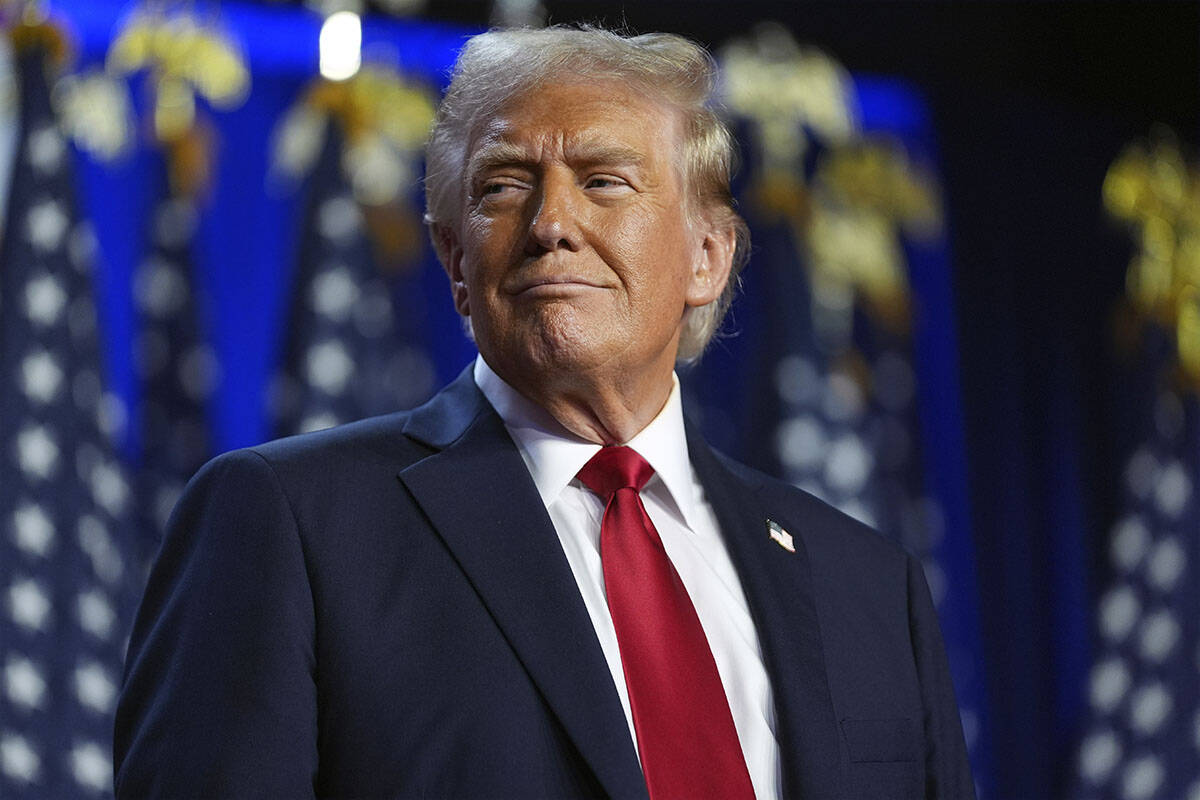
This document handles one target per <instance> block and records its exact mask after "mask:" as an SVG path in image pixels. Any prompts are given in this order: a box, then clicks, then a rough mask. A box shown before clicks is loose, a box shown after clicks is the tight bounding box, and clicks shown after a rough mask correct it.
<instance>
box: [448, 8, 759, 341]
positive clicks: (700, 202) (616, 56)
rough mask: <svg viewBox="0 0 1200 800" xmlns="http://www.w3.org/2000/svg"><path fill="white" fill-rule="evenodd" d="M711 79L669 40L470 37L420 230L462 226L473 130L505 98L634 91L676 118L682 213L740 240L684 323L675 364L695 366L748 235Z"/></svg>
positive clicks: (678, 40) (582, 30) (712, 71)
mask: <svg viewBox="0 0 1200 800" xmlns="http://www.w3.org/2000/svg"><path fill="white" fill-rule="evenodd" d="M716 75H717V68H716V64H715V62H714V61H713V59H712V57H711V56H710V55H709V54H708V53H707V52H706V51H705V50H704V48H702V47H700V46H699V45H697V44H695V43H693V42H691V41H688V40H687V39H685V38H683V37H682V36H676V35H674V34H669V33H648V34H644V35H641V36H622V35H620V34H617V33H614V32H613V31H608V30H604V29H601V28H595V27H590V26H583V27H565V26H554V27H550V28H541V29H519V30H499V31H489V32H488V33H482V34H479V35H478V36H474V37H472V38H471V39H470V40H468V41H467V44H466V46H464V47H463V49H462V52H461V53H460V54H459V56H458V61H457V63H456V64H455V66H454V71H453V74H452V76H451V81H450V87H449V89H447V91H446V95H445V97H444V98H443V99H442V103H441V105H440V106H439V107H438V112H437V118H436V120H435V122H434V127H433V132H432V133H431V134H430V138H429V143H428V145H427V147H426V174H425V206H426V213H425V222H426V223H427V224H428V225H430V226H431V232H432V226H433V225H442V226H450V227H452V228H454V229H458V228H459V226H460V225H461V222H462V219H461V217H462V209H463V203H464V199H465V196H466V194H465V193H466V184H465V176H464V171H465V168H466V162H467V157H468V155H469V154H468V153H467V146H468V142H469V140H470V137H471V132H472V131H473V130H474V129H475V127H476V125H477V124H478V123H479V122H480V121H481V120H483V119H486V118H487V117H489V116H491V115H492V114H495V113H496V112H497V111H498V110H499V109H500V107H501V106H502V105H503V104H504V103H505V102H506V101H507V100H508V99H509V98H511V97H513V96H514V95H516V94H519V93H521V92H524V91H527V90H529V89H531V88H534V87H537V86H539V85H543V84H548V83H554V82H557V81H562V80H572V79H583V80H587V81H594V80H604V79H616V80H621V81H623V82H628V83H632V84H634V85H636V86H638V88H639V89H641V90H643V91H645V92H646V93H647V94H648V95H649V96H651V97H654V98H661V99H662V100H663V101H664V102H665V103H667V104H669V105H671V106H673V107H675V108H676V109H677V110H678V112H679V114H680V118H681V120H682V131H683V142H682V143H681V144H682V148H681V153H682V158H681V162H682V163H681V164H680V165H679V166H680V169H681V172H682V178H683V183H684V186H685V189H686V195H685V196H686V198H687V200H688V202H687V208H686V209H685V210H686V211H687V212H688V213H689V214H694V212H695V211H699V212H700V213H701V214H703V215H704V216H705V217H706V218H707V221H708V222H709V223H710V224H712V225H713V226H715V227H717V228H718V229H722V230H728V229H730V228H732V229H733V230H734V232H735V236H736V247H735V250H734V255H733V268H732V270H731V271H730V274H729V280H728V282H727V283H726V285H725V289H724V291H723V292H722V293H721V296H720V297H719V298H717V299H716V300H714V301H713V302H711V303H709V304H708V305H705V306H700V307H697V308H692V309H689V310H688V313H687V316H686V318H685V320H684V325H683V331H682V332H681V335H680V342H679V356H678V359H679V360H680V361H683V362H686V361H692V360H695V359H697V358H699V357H700V355H701V353H703V352H704V348H705V347H707V346H708V343H709V341H711V340H712V338H713V336H714V335H715V334H716V332H717V330H718V328H719V327H720V325H721V321H722V320H723V319H724V317H725V314H726V312H727V311H728V310H729V305H730V303H731V302H732V301H733V295H734V293H735V291H736V289H737V283H738V273H739V272H740V271H741V269H742V267H743V266H744V265H745V262H746V260H747V258H748V256H749V250H750V231H749V229H748V228H747V227H746V223H745V222H744V221H743V220H742V218H741V217H740V216H738V214H737V212H736V210H735V209H734V201H733V195H732V194H731V192H730V188H729V181H730V177H731V175H732V173H733V168H734V163H735V159H736V149H735V144H734V141H733V137H732V136H731V135H730V133H729V130H728V129H727V128H726V127H725V124H724V123H723V122H722V121H721V119H720V117H718V116H717V114H716V113H715V112H714V111H713V110H712V109H711V108H710V107H709V102H710V100H711V96H712V92H713V89H714V86H715V83H716ZM435 244H437V242H436V241H435ZM439 256H441V250H440V248H439Z"/></svg>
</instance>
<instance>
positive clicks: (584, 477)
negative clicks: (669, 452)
mask: <svg viewBox="0 0 1200 800" xmlns="http://www.w3.org/2000/svg"><path fill="white" fill-rule="evenodd" d="M653 475H654V468H653V467H651V466H650V465H649V464H648V463H646V459H644V458H642V457H641V456H640V455H638V453H637V451H636V450H634V449H633V448H630V447H625V446H619V447H615V446H614V447H602V448H600V452H598V453H596V455H594V456H592V458H591V460H590V461H588V462H587V463H586V464H584V465H583V469H581V470H579V480H581V481H583V485H584V486H586V487H588V488H589V489H591V490H592V491H593V492H595V493H596V494H598V495H600V496H601V497H602V498H604V500H605V502H607V501H608V499H609V498H610V497H612V496H613V495H614V494H615V493H616V492H617V490H618V489H633V490H634V491H635V492H640V491H641V490H642V487H643V486H645V485H646V482H647V481H649V480H650V478H651V477H653Z"/></svg>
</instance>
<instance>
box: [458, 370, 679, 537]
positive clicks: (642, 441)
mask: <svg viewBox="0 0 1200 800" xmlns="http://www.w3.org/2000/svg"><path fill="white" fill-rule="evenodd" d="M474 377H475V383H476V385H478V386H479V390H480V391H481V392H483V396H484V397H486V398H487V400H488V402H489V403H491V404H492V407H493V408H494V409H496V413H497V414H499V415H500V419H501V420H503V421H504V426H505V427H506V428H507V429H508V432H509V434H510V435H511V436H512V438H513V441H514V442H515V443H516V445H517V449H518V450H519V451H520V453H521V458H522V459H524V461H525V466H526V467H528V469H529V474H530V475H531V476H532V477H533V482H534V484H535V485H536V486H537V490H538V494H539V495H541V498H542V503H543V504H545V505H546V506H547V507H549V505H550V504H551V503H553V502H554V501H555V500H557V499H558V496H559V495H560V494H562V490H563V489H565V488H566V487H567V485H568V484H569V483H570V482H571V480H572V479H573V478H574V477H575V475H576V474H577V473H578V472H579V470H580V469H582V468H583V465H584V464H586V463H587V462H588V460H589V459H591V457H592V456H594V455H595V454H596V453H597V452H598V451H599V450H600V445H598V444H595V443H594V442H588V441H585V440H583V439H580V438H579V437H578V436H575V435H574V434H572V433H571V432H570V431H568V430H566V429H565V428H563V427H562V425H560V424H559V423H558V422H557V421H556V420H555V419H554V418H553V417H551V416H550V414H549V413H547V412H546V410H545V409H543V408H541V407H540V406H538V405H537V404H536V403H534V402H532V401H531V400H529V399H528V398H526V397H525V396H524V395H522V394H521V393H520V392H518V391H517V390H516V389H514V388H512V387H511V386H509V385H508V384H507V383H506V382H505V381H504V379H503V378H501V377H500V376H499V375H497V374H496V373H495V372H494V371H493V370H492V368H491V367H489V366H488V364H487V362H486V361H484V360H483V357H482V356H480V357H479V358H476V359H475V368H474ZM626 444H627V445H628V446H629V447H632V448H633V449H634V450H636V451H637V452H638V453H639V454H640V455H641V456H642V458H644V459H646V461H647V462H648V463H649V464H650V466H651V467H653V468H654V474H655V477H654V478H651V479H650V483H648V484H647V485H646V489H645V491H657V490H659V487H660V485H661V489H665V493H664V497H663V499H665V500H667V501H668V505H674V507H675V511H676V513H678V514H679V516H680V517H681V518H682V521H683V522H684V524H685V525H687V526H688V527H689V528H692V529H694V524H693V522H694V520H695V514H696V511H695V504H696V488H695V486H696V482H695V479H694V477H693V472H692V465H691V462H690V461H689V460H688V449H687V435H686V434H685V432H684V426H683V403H682V401H681V400H680V393H679V378H678V377H677V376H676V375H675V374H674V373H672V374H671V394H670V395H669V396H668V397H667V402H666V405H664V406H663V408H662V410H661V411H659V412H658V415H657V416H656V417H655V418H654V419H652V420H651V421H650V423H649V424H648V425H647V426H646V427H645V428H643V429H642V430H641V431H640V432H639V433H638V434H637V435H636V436H634V437H633V438H632V439H630V440H629V441H628V442H627V443H626Z"/></svg>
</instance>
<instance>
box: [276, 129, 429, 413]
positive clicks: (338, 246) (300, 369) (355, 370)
mask: <svg viewBox="0 0 1200 800" xmlns="http://www.w3.org/2000/svg"><path fill="white" fill-rule="evenodd" d="M342 143H343V139H342V137H341V136H340V135H339V131H338V128H337V126H336V125H334V124H333V123H332V122H331V123H329V124H328V125H327V127H326V131H325V138H324V145H323V148H322V151H321V155H320V156H319V158H318V159H317V161H316V164H315V166H314V168H313V171H312V173H311V175H310V177H309V180H308V205H307V212H306V215H305V222H304V225H303V229H302V230H303V234H302V237H303V241H302V242H301V243H300V246H299V248H298V255H299V264H298V267H297V273H296V278H295V282H294V288H293V295H292V297H293V299H292V305H291V312H290V319H289V323H288V334H287V354H286V357H285V359H284V365H283V367H282V369H281V370H280V372H279V373H278V374H277V375H276V377H275V379H274V381H273V385H272V389H271V406H272V408H271V411H272V417H273V418H274V420H275V432H276V435H280V436H283V435H287V434H292V433H300V432H303V431H311V430H318V429H321V428H328V427H330V426H332V425H337V424H338V423H341V422H349V421H350V420H354V419H358V418H360V417H365V416H370V415H373V414H382V413H386V412H389V411H395V410H396V409H400V408H408V407H411V406H414V405H416V404H417V403H419V402H421V401H423V400H425V399H426V398H428V397H429V395H430V394H431V393H432V391H433V389H434V388H435V387H434V384H435V381H436V380H437V376H436V374H435V372H434V364H433V361H432V359H431V358H430V356H429V354H428V353H427V352H426V349H425V348H424V347H423V346H422V345H421V343H420V341H419V337H418V336H417V335H416V331H414V330H413V329H414V327H415V326H414V325H412V324H405V323H406V321H405V320H402V319H400V318H399V314H398V313H397V304H396V303H395V302H394V299H393V287H392V286H391V285H390V283H391V282H390V281H388V280H386V279H385V277H384V275H383V274H382V273H381V272H380V270H379V269H378V267H377V266H376V262H375V259H374V257H373V253H372V248H371V243H370V240H369V239H368V237H367V234H366V229H365V223H364V219H363V214H362V211H361V209H360V207H359V205H358V202H357V201H356V200H355V198H354V196H353V194H352V193H351V191H350V188H349V186H348V185H347V181H346V179H345V177H344V175H343V172H342V167H341V163H342ZM410 322H411V321H410Z"/></svg>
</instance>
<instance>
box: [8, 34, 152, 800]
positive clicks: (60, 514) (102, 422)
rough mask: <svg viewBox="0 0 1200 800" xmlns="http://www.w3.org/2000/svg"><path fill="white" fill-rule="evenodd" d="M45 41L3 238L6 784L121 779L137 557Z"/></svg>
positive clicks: (37, 791)
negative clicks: (120, 702)
mask: <svg viewBox="0 0 1200 800" xmlns="http://www.w3.org/2000/svg"><path fill="white" fill-rule="evenodd" d="M48 61H49V60H48V58H47V56H46V54H45V52H44V51H43V50H42V49H40V48H38V47H30V48H27V49H26V50H25V51H24V52H22V53H20V54H19V61H18V64H17V77H18V81H19V84H20V92H19V97H20V106H19V107H20V114H21V122H20V135H19V138H18V145H17V148H16V152H15V163H14V164H13V168H12V189H11V194H10V196H9V199H8V213H7V220H6V223H5V227H4V240H3V246H2V249H0V670H2V676H3V677H2V681H0V796H3V797H9V798H12V797H38V798H46V797H55V798H69V797H102V796H104V795H106V794H110V793H111V783H112V761H111V755H110V753H111V727H112V721H111V714H112V711H113V708H114V704H115V702H116V696H117V687H118V685H119V683H120V677H121V663H122V657H123V655H124V649H125V641H126V631H127V623H128V621H129V619H130V617H131V615H132V611H133V604H134V602H135V601H136V598H135V597H134V596H133V592H132V587H134V586H137V585H138V581H137V580H136V579H135V573H136V567H135V566H134V563H133V559H132V558H131V555H130V553H131V552H132V543H133V536H134V534H133V528H132V526H131V524H130V519H129V512H130V509H131V506H132V503H131V502H130V496H131V490H130V487H129V484H128V483H127V481H126V478H125V476H124V473H123V469H122V466H121V464H120V463H119V462H118V461H117V459H116V458H115V457H114V452H113V448H112V446H111V441H112V438H113V435H114V434H115V433H116V432H117V431H118V430H119V429H120V427H121V425H122V424H123V417H124V414H123V413H122V406H121V405H120V404H119V403H118V402H117V401H115V400H114V399H113V398H112V396H110V395H108V394H106V393H105V392H104V390H103V381H102V377H101V370H100V360H99V357H98V345H97V319H96V307H95V303H94V301H93V296H92V285H91V284H92V271H91V269H92V263H93V255H94V250H95V244H94V242H95V239H94V236H93V234H92V233H91V231H90V230H89V228H88V226H87V225H86V223H84V222H83V221H82V220H81V219H80V218H79V215H78V212H77V210H76V205H75V198H74V194H73V188H72V177H71V170H70V164H71V159H72V151H71V148H70V146H69V145H68V143H67V141H66V140H65V139H64V137H63V135H62V134H61V133H60V131H59V128H58V126H57V124H56V119H55V115H54V112H53V110H52V107H51V103H50V86H49V85H48V79H47V70H48V68H49V67H50V64H49V63H48Z"/></svg>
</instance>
